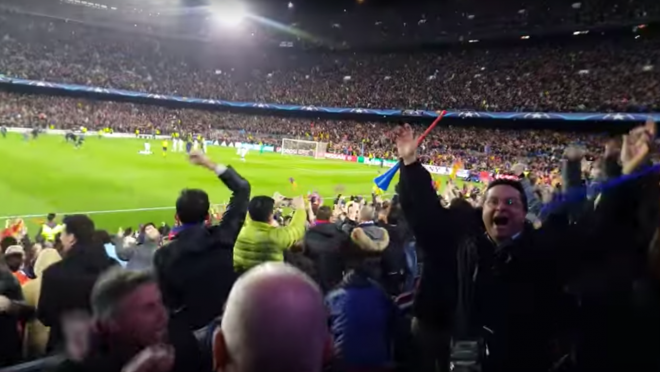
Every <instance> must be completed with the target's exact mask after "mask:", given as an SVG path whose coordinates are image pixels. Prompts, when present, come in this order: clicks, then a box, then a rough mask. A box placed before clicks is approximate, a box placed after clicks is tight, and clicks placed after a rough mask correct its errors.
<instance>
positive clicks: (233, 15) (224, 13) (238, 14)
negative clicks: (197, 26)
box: [213, 5, 246, 27]
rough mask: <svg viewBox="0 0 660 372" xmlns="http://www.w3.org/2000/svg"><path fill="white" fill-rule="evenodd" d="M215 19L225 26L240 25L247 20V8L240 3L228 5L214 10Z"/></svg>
mask: <svg viewBox="0 0 660 372" xmlns="http://www.w3.org/2000/svg"><path fill="white" fill-rule="evenodd" d="M213 12H214V14H213V17H214V18H215V20H216V21H217V22H218V23H219V24H221V25H222V26H225V27H238V26H239V25H240V24H241V23H243V21H244V20H245V16H246V13H245V10H244V9H243V8H242V7H241V6H239V5H226V6H222V7H219V8H217V9H214V10H213Z"/></svg>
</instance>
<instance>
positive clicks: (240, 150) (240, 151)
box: [238, 147, 248, 161]
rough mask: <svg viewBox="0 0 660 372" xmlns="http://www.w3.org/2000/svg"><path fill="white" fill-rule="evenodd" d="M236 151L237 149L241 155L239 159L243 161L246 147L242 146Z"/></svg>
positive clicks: (246, 151) (246, 150)
mask: <svg viewBox="0 0 660 372" xmlns="http://www.w3.org/2000/svg"><path fill="white" fill-rule="evenodd" d="M238 151H239V154H240V155H241V161H245V155H247V153H248V148H247V147H243V148H241V149H239V150H238Z"/></svg>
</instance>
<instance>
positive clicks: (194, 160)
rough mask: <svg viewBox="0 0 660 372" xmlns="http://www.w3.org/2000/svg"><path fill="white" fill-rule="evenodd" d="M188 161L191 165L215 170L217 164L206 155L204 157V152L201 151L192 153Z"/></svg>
mask: <svg viewBox="0 0 660 372" xmlns="http://www.w3.org/2000/svg"><path fill="white" fill-rule="evenodd" d="M188 159H189V160H190V163H191V164H194V165H201V166H203V167H206V168H209V169H215V163H213V162H212V161H211V159H209V158H208V157H207V156H206V155H204V153H203V152H201V151H199V150H195V151H192V152H191V153H190V155H188Z"/></svg>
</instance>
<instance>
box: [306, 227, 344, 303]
mask: <svg viewBox="0 0 660 372" xmlns="http://www.w3.org/2000/svg"><path fill="white" fill-rule="evenodd" d="M349 240H350V239H349V236H348V234H346V233H345V232H344V231H342V230H341V229H340V228H339V226H337V225H336V224H333V223H322V224H318V225H316V226H314V227H312V228H311V229H309V230H307V232H306V233H305V237H304V238H303V244H304V247H305V256H307V257H309V258H310V259H311V260H312V261H313V262H314V268H315V275H316V280H317V282H318V283H319V285H320V286H321V289H322V290H323V293H327V292H328V291H330V290H331V289H332V288H334V287H335V286H336V285H337V284H339V282H341V280H342V277H343V275H344V269H345V268H344V260H343V259H342V253H343V251H344V249H345V248H346V247H347V246H348V244H349Z"/></svg>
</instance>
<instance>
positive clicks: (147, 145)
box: [140, 142, 151, 155]
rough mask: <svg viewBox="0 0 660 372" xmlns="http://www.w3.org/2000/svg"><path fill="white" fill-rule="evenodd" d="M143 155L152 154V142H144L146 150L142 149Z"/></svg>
mask: <svg viewBox="0 0 660 372" xmlns="http://www.w3.org/2000/svg"><path fill="white" fill-rule="evenodd" d="M140 154H141V155H151V144H150V143H149V142H145V143H144V150H142V151H140Z"/></svg>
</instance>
